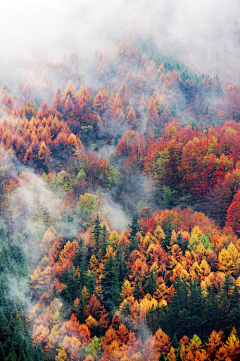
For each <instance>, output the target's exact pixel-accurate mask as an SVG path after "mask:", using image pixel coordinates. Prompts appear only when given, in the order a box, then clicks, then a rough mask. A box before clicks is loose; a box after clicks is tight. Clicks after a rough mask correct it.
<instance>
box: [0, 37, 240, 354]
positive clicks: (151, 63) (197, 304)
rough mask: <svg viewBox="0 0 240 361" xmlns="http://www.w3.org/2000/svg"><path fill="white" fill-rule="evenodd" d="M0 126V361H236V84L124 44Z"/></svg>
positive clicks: (35, 95) (4, 95)
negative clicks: (226, 82)
mask: <svg viewBox="0 0 240 361" xmlns="http://www.w3.org/2000/svg"><path fill="white" fill-rule="evenodd" d="M36 74H38V75H36ZM0 113H1V122H0V170H1V173H0V176H1V178H0V189H1V192H0V217H1V221H0V260H1V262H0V270H1V273H0V359H1V360H3V361H10V360H12V361H15V360H20V361H26V360H28V361H32V360H36V361H40V360H41V361H43V360H49V361H50V360H55V361H64V360H71V361H74V360H81V361H96V360H101V361H107V360H119V361H128V360H131V361H137V360H138V361H147V360H148V361H158V360H161V361H163V360H169V361H179V360H186V361H190V360H199V361H200V360H201V361H203V360H207V361H210V360H219V361H220V360H228V361H229V360H230V361H231V360H232V361H233V360H238V359H239V357H240V356H239V355H240V341H239V337H240V311H239V303H240V290H239V289H240V269H239V264H240V238H239V237H240V223H239V216H240V85H239V86H238V85H231V84H228V85H225V84H224V85H222V84H221V81H220V80H219V78H218V77H217V76H210V75H204V74H196V73H195V72H194V71H192V70H191V69H188V67H187V66H185V65H184V64H180V63H179V62H177V61H175V60H174V59H172V58H168V57H165V56H164V55H163V54H162V53H161V52H160V51H158V50H157V48H156V46H155V45H154V43H152V42H151V41H149V42H143V41H140V40H136V41H133V42H130V41H121V42H120V43H119V44H118V45H117V47H116V49H115V52H114V51H113V50H112V51H111V52H106V53H101V54H98V55H96V56H95V58H94V61H92V62H91V63H90V64H88V67H87V68H86V67H85V66H84V65H83V63H82V61H81V58H80V57H78V56H77V55H72V56H69V58H67V57H66V58H65V59H64V60H63V61H62V62H61V63H50V62H48V63H43V62H39V63H31V64H28V72H27V75H26V77H24V78H23V79H20V80H19V84H17V85H15V86H13V85H12V84H4V86H3V87H2V88H1V90H0Z"/></svg>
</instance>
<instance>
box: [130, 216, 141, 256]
mask: <svg viewBox="0 0 240 361" xmlns="http://www.w3.org/2000/svg"><path fill="white" fill-rule="evenodd" d="M129 227H130V228H131V232H130V237H129V240H130V244H129V253H131V252H132V251H133V250H134V249H137V246H138V240H137V237H136V236H137V233H138V232H139V231H140V225H139V222H138V216H137V214H134V215H133V219H132V224H131V225H129Z"/></svg>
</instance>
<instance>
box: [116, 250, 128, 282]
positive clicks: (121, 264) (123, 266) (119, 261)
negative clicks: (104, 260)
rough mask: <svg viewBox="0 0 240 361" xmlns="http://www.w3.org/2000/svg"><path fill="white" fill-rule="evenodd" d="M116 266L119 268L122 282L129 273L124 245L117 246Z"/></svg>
mask: <svg viewBox="0 0 240 361" xmlns="http://www.w3.org/2000/svg"><path fill="white" fill-rule="evenodd" d="M116 267H117V269H118V275H119V284H122V283H123V280H124V278H125V277H126V276H127V275H128V273H129V270H128V266H127V262H126V261H125V258H124V253H123V247H122V245H120V247H119V248H117V251H116Z"/></svg>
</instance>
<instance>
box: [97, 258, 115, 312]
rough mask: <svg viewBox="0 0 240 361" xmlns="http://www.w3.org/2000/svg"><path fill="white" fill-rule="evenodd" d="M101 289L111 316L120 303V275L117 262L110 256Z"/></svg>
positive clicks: (104, 270) (103, 272)
mask: <svg viewBox="0 0 240 361" xmlns="http://www.w3.org/2000/svg"><path fill="white" fill-rule="evenodd" d="M102 274H103V276H102V279H101V288H102V292H103V301H104V304H105V306H106V309H107V310H108V312H110V316H111V315H113V312H114V308H115V307H117V306H118V303H119V274H118V268H117V265H116V260H115V259H114V258H113V257H112V254H110V256H109V259H108V261H107V263H106V265H105V267H104V269H103V271H102Z"/></svg>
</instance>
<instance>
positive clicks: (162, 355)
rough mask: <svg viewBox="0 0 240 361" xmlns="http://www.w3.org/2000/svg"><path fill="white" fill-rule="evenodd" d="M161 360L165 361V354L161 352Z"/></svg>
mask: <svg viewBox="0 0 240 361" xmlns="http://www.w3.org/2000/svg"><path fill="white" fill-rule="evenodd" d="M159 361H165V356H164V354H163V353H162V352H161V355H160V357H159Z"/></svg>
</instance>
